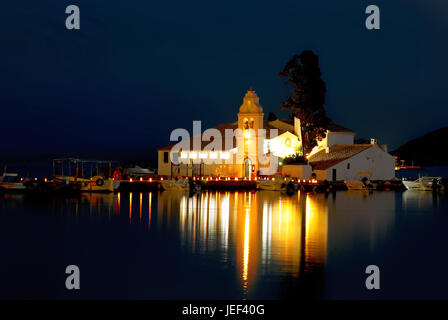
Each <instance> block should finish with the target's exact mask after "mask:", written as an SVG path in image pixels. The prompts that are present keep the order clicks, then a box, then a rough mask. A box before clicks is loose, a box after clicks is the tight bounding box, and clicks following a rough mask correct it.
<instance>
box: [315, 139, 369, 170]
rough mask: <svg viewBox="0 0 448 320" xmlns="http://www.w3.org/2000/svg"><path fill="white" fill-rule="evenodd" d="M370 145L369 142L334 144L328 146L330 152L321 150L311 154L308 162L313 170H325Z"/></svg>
mask: <svg viewBox="0 0 448 320" xmlns="http://www.w3.org/2000/svg"><path fill="white" fill-rule="evenodd" d="M372 146H373V145H371V144H335V145H333V146H331V147H330V152H328V153H327V152H326V151H325V150H321V151H319V152H318V153H316V154H314V155H312V156H311V157H310V158H309V159H308V162H309V163H310V164H311V166H312V167H313V170H326V169H328V168H330V167H332V166H334V165H336V164H338V163H339V162H342V161H344V160H347V159H348V158H351V157H353V156H354V155H357V154H358V153H360V152H362V151H364V150H367V149H369V148H370V147H372Z"/></svg>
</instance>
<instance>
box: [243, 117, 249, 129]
mask: <svg viewBox="0 0 448 320" xmlns="http://www.w3.org/2000/svg"><path fill="white" fill-rule="evenodd" d="M244 129H249V120H247V118H244Z"/></svg>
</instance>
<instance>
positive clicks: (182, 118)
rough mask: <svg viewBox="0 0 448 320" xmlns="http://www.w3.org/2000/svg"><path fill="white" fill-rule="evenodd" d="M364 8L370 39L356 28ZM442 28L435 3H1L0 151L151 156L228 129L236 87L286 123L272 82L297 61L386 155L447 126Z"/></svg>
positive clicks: (441, 9)
mask: <svg viewBox="0 0 448 320" xmlns="http://www.w3.org/2000/svg"><path fill="white" fill-rule="evenodd" d="M162 2H163V3H164V4H161V3H162ZM70 4H76V5H78V6H79V7H80V11H81V29H80V30H67V29H66V28H65V19H66V17H67V14H65V8H66V6H68V5H70ZM370 4H376V5H378V6H379V7H380V10H381V30H373V31H369V30H367V29H366V28H365V25H364V21H365V18H366V14H365V13H364V12H365V8H366V7H367V6H368V5H370ZM447 17H448V3H447V2H446V1H443V0H431V1H421V0H419V1H417V0H402V1H397V0H394V1H392V0H388V1H378V0H375V1H316V0H313V1H300V0H292V1H260V0H258V1H177V0H175V1H147V0H146V1H124V0H121V1H111V0H108V1H105V0H104V1H103V0H85V1H80V0H76V1H75V0H73V1H62V0H53V1H48V0H39V1H20V0H15V1H12V0H7V1H3V2H2V8H1V13H0V24H1V26H0V38H1V40H2V45H1V50H0V61H1V62H0V68H1V70H0V82H1V83H0V105H1V119H2V124H1V126H0V133H1V136H2V138H3V139H2V140H1V141H2V151H1V154H2V155H3V156H9V155H20V154H23V155H27V154H48V153H59V152H75V151H93V150H99V151H101V150H111V149H112V150H120V151H126V150H134V149H146V148H147V149H148V150H153V149H154V148H156V147H158V146H162V145H165V144H168V143H169V135H170V132H171V130H173V129H175V128H180V127H182V128H186V129H189V130H191V127H192V120H202V121H203V128H204V129H205V128H207V127H213V126H216V125H218V124H220V123H226V122H233V121H235V120H236V114H237V112H238V108H239V106H240V104H241V103H242V98H243V96H244V93H245V91H246V90H247V89H249V88H250V87H253V88H254V89H255V90H256V91H257V92H258V94H259V96H260V102H261V104H262V106H263V108H264V112H265V115H267V114H268V112H269V111H272V112H275V113H276V114H278V115H283V116H286V113H284V112H283V113H282V114H281V113H280V112H279V109H280V102H281V101H282V99H284V98H285V97H286V95H287V94H288V92H289V89H288V88H286V87H284V86H283V83H282V80H281V79H280V78H279V77H278V72H279V71H281V70H282V68H283V66H284V65H285V63H286V62H287V61H288V60H289V59H290V58H291V57H292V56H293V54H295V53H300V52H301V51H303V50H313V51H314V52H315V53H316V54H317V55H318V56H319V58H320V67H321V71H322V73H323V78H324V81H325V82H326V85H327V105H326V109H327V113H328V115H329V116H330V117H331V118H332V119H333V120H334V121H335V122H337V123H339V124H341V125H343V126H346V127H348V128H351V129H353V130H355V131H356V132H357V133H358V136H357V137H366V138H370V137H376V138H378V139H379V142H380V143H381V144H383V143H386V144H388V145H389V149H394V148H396V147H399V146H400V145H401V144H403V143H405V142H406V141H408V140H410V139H412V138H415V137H417V136H420V135H422V134H424V133H426V132H429V131H432V130H434V129H437V128H440V127H443V126H447V118H448V117H447V116H448V110H447V106H448V103H447V102H448V97H447V94H446V93H447V91H448V82H447V81H446V74H447V70H448V59H447V57H448V41H447V37H446V35H447V34H448V32H447V31H448V19H447Z"/></svg>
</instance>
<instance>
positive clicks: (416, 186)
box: [402, 177, 443, 191]
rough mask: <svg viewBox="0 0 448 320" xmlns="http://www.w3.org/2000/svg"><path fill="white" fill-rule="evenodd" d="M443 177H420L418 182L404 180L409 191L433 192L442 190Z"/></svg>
mask: <svg viewBox="0 0 448 320" xmlns="http://www.w3.org/2000/svg"><path fill="white" fill-rule="evenodd" d="M441 182H442V177H419V178H418V179H417V180H413V181H409V180H404V179H403V180H402V183H403V185H404V186H405V188H406V189H407V190H416V191H433V190H439V189H442V188H443V187H442V183H441Z"/></svg>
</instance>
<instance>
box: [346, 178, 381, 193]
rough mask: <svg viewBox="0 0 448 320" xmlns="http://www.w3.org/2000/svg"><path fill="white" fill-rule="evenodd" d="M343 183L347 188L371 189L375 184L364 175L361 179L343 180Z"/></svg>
mask: <svg viewBox="0 0 448 320" xmlns="http://www.w3.org/2000/svg"><path fill="white" fill-rule="evenodd" d="M344 184H345V185H346V186H347V188H348V189H349V190H373V189H375V186H374V185H373V184H372V183H371V182H370V180H369V179H367V178H366V177H364V178H362V180H350V181H348V180H344Z"/></svg>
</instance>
